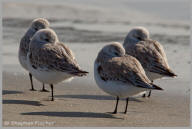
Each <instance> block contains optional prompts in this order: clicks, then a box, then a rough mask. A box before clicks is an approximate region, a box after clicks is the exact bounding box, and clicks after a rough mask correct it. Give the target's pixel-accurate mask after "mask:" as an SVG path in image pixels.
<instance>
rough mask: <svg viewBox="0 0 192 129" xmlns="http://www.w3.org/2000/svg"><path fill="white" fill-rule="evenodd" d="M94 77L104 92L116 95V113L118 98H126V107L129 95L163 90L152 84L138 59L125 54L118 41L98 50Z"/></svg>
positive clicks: (115, 111)
mask: <svg viewBox="0 0 192 129" xmlns="http://www.w3.org/2000/svg"><path fill="white" fill-rule="evenodd" d="M94 77H95V81H96V83H97V85H98V86H99V87H100V88H101V89H102V90H103V91H104V92H106V93H108V94H110V95H112V96H116V97H117V101H116V106H115V110H114V112H113V113H117V106H118V101H119V98H121V97H122V98H126V107H125V111H124V113H125V114H126V112H127V106H128V101H129V97H130V96H134V95H136V94H139V93H141V92H143V91H146V90H149V89H154V90H163V89H162V88H160V87H159V86H156V85H154V84H153V83H152V82H151V81H150V80H149V79H148V78H147V76H146V74H145V71H144V69H143V67H142V66H141V64H140V63H139V61H138V60H137V59H136V58H135V57H132V56H130V55H126V54H125V49H124V48H123V46H122V45H121V44H120V43H118V42H115V43H112V44H109V45H106V46H104V47H103V48H102V49H101V51H100V52H99V54H98V56H97V58H96V60H95V64H94Z"/></svg>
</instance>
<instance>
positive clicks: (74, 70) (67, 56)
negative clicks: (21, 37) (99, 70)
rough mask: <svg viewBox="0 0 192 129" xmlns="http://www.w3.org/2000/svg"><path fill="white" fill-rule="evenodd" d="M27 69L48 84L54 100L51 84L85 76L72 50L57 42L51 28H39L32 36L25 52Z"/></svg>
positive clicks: (85, 73)
mask: <svg viewBox="0 0 192 129" xmlns="http://www.w3.org/2000/svg"><path fill="white" fill-rule="evenodd" d="M27 63H28V68H29V71H30V72H31V73H32V74H33V76H34V77H35V78H36V79H37V80H39V81H40V82H42V83H46V84H49V85H50V87H51V91H52V99H51V100H52V101H54V95H53V84H57V83H59V82H61V81H64V80H65V81H66V80H72V78H73V77H74V76H85V75H87V73H88V72H86V71H83V70H81V69H80V67H79V65H78V63H77V62H76V60H75V57H74V55H73V53H72V51H71V50H70V49H69V48H68V47H67V46H66V45H64V43H61V42H59V40H58V37H57V35H56V33H55V32H54V31H53V30H51V29H41V30H39V31H38V32H37V33H36V34H35V35H34V36H33V38H32V40H31V42H30V46H29V53H28V54H27Z"/></svg>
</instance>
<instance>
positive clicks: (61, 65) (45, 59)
mask: <svg viewBox="0 0 192 129" xmlns="http://www.w3.org/2000/svg"><path fill="white" fill-rule="evenodd" d="M72 56H73V55H72V52H71V50H70V49H68V48H67V47H65V45H64V44H63V45H62V44H59V45H53V44H46V45H44V47H42V48H40V49H37V50H34V51H33V52H32V53H31V55H30V58H33V60H31V64H32V65H34V67H40V68H43V67H46V68H48V69H51V70H55V71H62V72H67V73H71V74H73V73H78V72H79V71H80V69H79V66H78V64H77V62H76V60H75V59H74V58H72Z"/></svg>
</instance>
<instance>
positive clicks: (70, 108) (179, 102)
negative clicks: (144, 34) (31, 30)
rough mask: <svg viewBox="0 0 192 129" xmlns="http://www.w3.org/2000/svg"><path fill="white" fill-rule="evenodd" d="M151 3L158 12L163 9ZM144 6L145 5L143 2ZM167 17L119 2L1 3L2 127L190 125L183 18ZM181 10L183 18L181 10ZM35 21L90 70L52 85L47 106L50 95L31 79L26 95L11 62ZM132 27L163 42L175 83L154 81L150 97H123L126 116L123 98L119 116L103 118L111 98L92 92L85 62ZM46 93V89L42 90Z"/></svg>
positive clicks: (24, 80) (24, 79)
mask: <svg viewBox="0 0 192 129" xmlns="http://www.w3.org/2000/svg"><path fill="white" fill-rule="evenodd" d="M145 1H147V0H145ZM164 2H166V1H164ZM85 3H86V4H85ZM148 3H150V1H148ZM159 3H160V4H159V7H161V6H163V5H164V4H165V3H164V4H163V2H160V1H159ZM153 4H155V3H152V5H153ZM171 4H172V3H171V0H170V2H168V4H167V5H166V7H169V6H171ZM115 5H116V8H115ZM136 5H137V6H136ZM152 5H151V6H152ZM178 5H181V7H183V6H184V5H186V1H185V2H181V1H179V0H178V2H176V3H175V7H176V8H173V9H172V10H171V11H172V12H174V9H175V10H177V11H179V9H178V8H177V7H179V6H178ZM130 6H131V7H130ZM145 6H146V8H147V7H148V6H149V7H150V5H147V4H145ZM134 7H135V9H134ZM180 9H181V10H182V8H180ZM52 10H54V11H52ZM171 11H170V12H169V13H168V14H167V15H166V16H165V17H164V16H162V13H164V12H161V11H160V10H158V9H157V11H156V12H155V11H154V12H153V13H149V12H150V10H149V9H148V8H147V9H145V8H141V7H140V6H139V5H138V4H136V3H134V2H132V3H131V2H130V3H129V2H126V1H125V0H121V2H119V3H117V2H115V1H114V0H112V2H111V3H107V2H101V1H95V0H94V1H92V2H90V1H89V2H88V1H87V0H82V3H78V4H77V3H76V0H72V1H68V0H66V1H60V0H58V1H57V2H51V1H49V2H45V1H44V0H41V1H40V2H38V3H33V2H31V1H29V2H25V1H23V0H20V1H17V0H9V1H4V2H3V59H4V60H3V126H17V127H18V126H41V127H44V126H55V127H63V126H65V127H66V126H70V127H78V126H81V127H83V126H86V127H87V126H89V127H90V126H91V127H101V126H107V127H112V126H115V127H121V126H122V127H178V126H179V127H181V126H190V107H189V106H190V65H191V61H190V48H189V42H190V37H189V34H190V30H189V25H188V22H189V21H188V20H189V19H188V18H187V16H185V15H184V16H183V15H182V16H180V15H176V14H174V15H173V16H172V17H171V13H172V12H171ZM182 11H183V12H181V13H184V14H185V13H186V12H187V11H186V10H182ZM185 11H186V12H185ZM13 12H17V13H13ZM29 13H30V15H29ZM161 16H162V17H161ZM36 17H45V18H47V19H48V20H49V21H50V22H51V27H52V28H53V29H54V30H55V31H56V33H57V34H58V36H59V39H60V40H61V41H63V42H65V43H66V45H67V46H69V47H70V48H71V50H72V51H73V52H74V53H75V56H76V59H77V61H78V63H79V64H80V66H81V67H82V69H85V70H87V71H89V72H90V73H89V75H88V76H87V77H82V78H75V79H74V80H73V81H72V82H70V83H60V84H57V85H55V90H54V91H55V92H54V94H55V98H56V100H55V101H54V102H51V101H49V100H50V95H51V93H50V92H46V93H45V92H40V91H39V90H40V89H41V87H42V86H41V83H40V82H38V81H37V80H35V79H34V86H35V88H36V89H37V91H33V92H32V91H29V88H30V82H29V77H28V73H27V72H26V71H25V70H24V69H23V68H22V67H21V66H20V64H19V62H18V57H17V56H18V54H17V53H18V47H19V41H20V38H21V37H22V36H23V34H24V33H25V31H26V29H27V27H28V26H29V24H30V22H31V20H32V19H34V18H36ZM133 26H145V27H146V28H148V29H149V31H150V32H151V38H153V39H154V40H158V41H159V42H160V43H162V44H163V46H164V48H165V52H166V54H167V58H168V62H169V64H170V67H171V68H172V69H173V71H175V72H176V73H177V75H178V77H177V78H165V79H162V80H156V81H155V84H157V85H159V86H161V87H162V88H163V89H164V91H154V92H152V96H151V98H142V97H137V98H131V101H130V103H129V106H128V113H127V114H126V115H124V114H123V113H122V112H123V111H124V106H125V101H123V100H121V101H120V104H119V108H118V112H119V113H118V114H110V113H108V112H112V111H113V110H114V106H115V98H114V97H112V96H110V95H108V94H106V93H104V92H103V91H102V90H100V89H99V88H98V87H97V85H96V83H95V81H94V76H93V63H94V60H95V58H96V56H97V53H98V51H99V50H100V49H101V48H102V47H103V46H104V45H106V44H107V43H109V42H112V41H118V42H121V43H122V42H123V39H124V37H125V36H126V34H127V32H128V30H129V29H130V28H131V27H133ZM46 88H47V89H48V90H50V87H49V86H48V85H46Z"/></svg>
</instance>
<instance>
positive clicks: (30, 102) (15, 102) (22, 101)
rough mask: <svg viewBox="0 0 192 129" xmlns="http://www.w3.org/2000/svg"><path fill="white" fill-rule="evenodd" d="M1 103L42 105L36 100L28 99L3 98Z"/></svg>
mask: <svg viewBox="0 0 192 129" xmlns="http://www.w3.org/2000/svg"><path fill="white" fill-rule="evenodd" d="M3 104H24V105H31V106H44V105H43V104H41V103H40V102H38V101H29V100H3Z"/></svg>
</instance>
